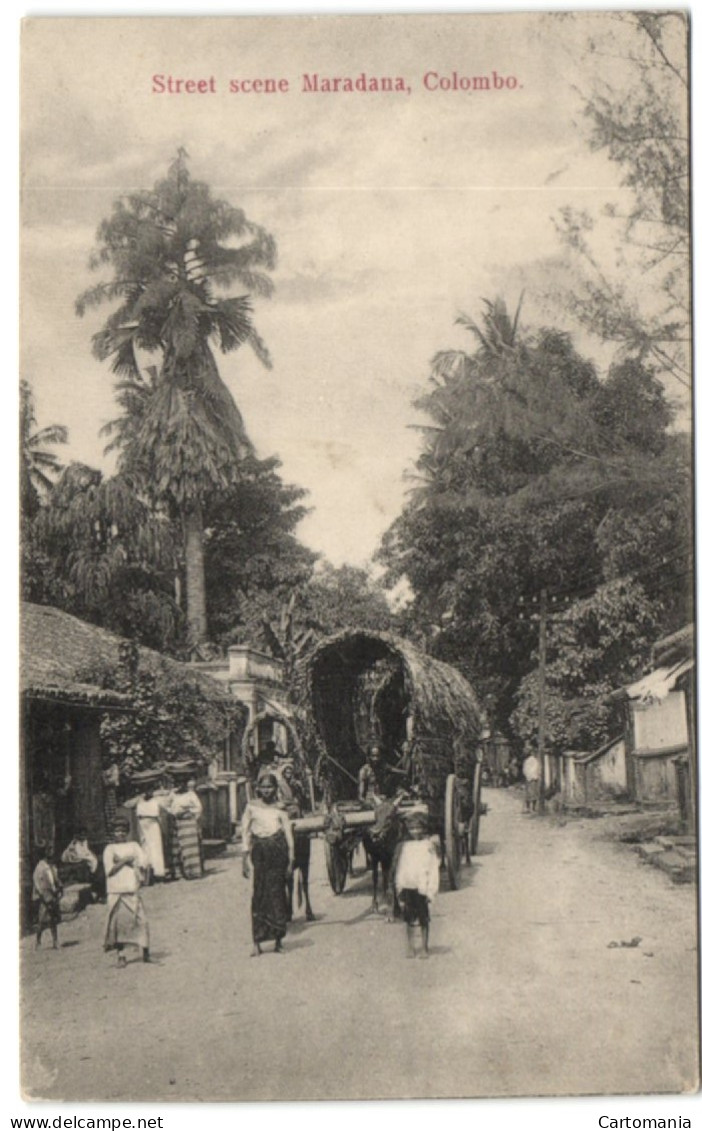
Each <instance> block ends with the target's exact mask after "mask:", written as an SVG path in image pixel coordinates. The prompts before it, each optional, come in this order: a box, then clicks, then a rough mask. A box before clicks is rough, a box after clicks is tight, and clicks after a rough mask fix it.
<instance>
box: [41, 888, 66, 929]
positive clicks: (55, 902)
mask: <svg viewBox="0 0 702 1131" xmlns="http://www.w3.org/2000/svg"><path fill="white" fill-rule="evenodd" d="M38 903H39V907H38V908H37V926H38V927H41V928H42V930H43V928H44V927H56V926H58V924H59V923H60V922H61V903H60V900H59V897H58V896H57V895H56V896H52V897H51V898H49V899H40V900H38Z"/></svg>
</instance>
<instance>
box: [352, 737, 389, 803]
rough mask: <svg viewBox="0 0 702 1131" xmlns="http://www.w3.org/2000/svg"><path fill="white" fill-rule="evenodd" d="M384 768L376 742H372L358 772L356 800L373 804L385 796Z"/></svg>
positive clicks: (382, 799) (385, 775)
mask: <svg viewBox="0 0 702 1131" xmlns="http://www.w3.org/2000/svg"><path fill="white" fill-rule="evenodd" d="M386 777H387V774H386V769H385V765H384V762H383V755H382V751H381V749H380V746H379V745H378V743H375V742H374V743H373V745H372V746H371V748H370V750H369V752H368V761H367V762H365V763H364V764H363V765H362V766H361V769H360V771H359V774H358V800H359V801H366V802H370V803H371V804H373V805H375V804H377V803H378V802H379V801H384V800H385V799H386V797H387V786H386Z"/></svg>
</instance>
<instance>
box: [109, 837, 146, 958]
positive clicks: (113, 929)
mask: <svg viewBox="0 0 702 1131" xmlns="http://www.w3.org/2000/svg"><path fill="white" fill-rule="evenodd" d="M128 831H129V821H127V820H125V819H120V818H119V817H118V818H117V819H116V820H115V822H114V825H113V833H112V836H113V843H112V844H108V845H107V847H106V848H105V851H104V853H103V863H104V866H105V881H106V884H107V925H106V928H105V950H116V951H117V965H118V966H126V965H127V959H126V956H125V954H124V948H125V946H136V947H139V948H140V949H141V952H142V958H143V959H144V962H148V961H149V924H148V922H147V919H146V911H145V910H144V904H143V902H142V898H141V894H140V888H141V886H142V883H143V882H144V877H145V875H146V869H147V860H146V855H145V853H144V850H143V848H142V847H141V845H139V844H137V843H136V841H133V840H132V841H128V840H127V835H128Z"/></svg>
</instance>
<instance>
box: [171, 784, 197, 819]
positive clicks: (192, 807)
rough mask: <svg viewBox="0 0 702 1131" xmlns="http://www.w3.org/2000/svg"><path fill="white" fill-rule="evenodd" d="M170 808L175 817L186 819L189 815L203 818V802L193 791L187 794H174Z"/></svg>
mask: <svg viewBox="0 0 702 1131" xmlns="http://www.w3.org/2000/svg"><path fill="white" fill-rule="evenodd" d="M169 808H170V810H171V813H172V814H173V816H174V817H184V816H185V815H186V814H188V813H189V814H190V815H191V817H197V818H198V819H199V818H200V817H201V816H202V802H201V800H200V798H199V797H198V795H197V794H196V793H195V791H194V790H192V789H189V790H188V791H187V792H186V793H174V794H173V796H172V800H171V803H170V805H169Z"/></svg>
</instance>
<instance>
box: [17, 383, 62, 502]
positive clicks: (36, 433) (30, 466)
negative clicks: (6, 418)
mask: <svg viewBox="0 0 702 1131" xmlns="http://www.w3.org/2000/svg"><path fill="white" fill-rule="evenodd" d="M36 425H37V418H36V412H35V408H34V395H33V393H32V387H31V385H30V384H29V382H28V381H21V382H20V501H21V505H22V514H23V516H24V517H26V518H31V517H32V516H33V515H34V514H36V512H37V510H38V509H39V506H40V504H41V500H42V498H43V497H45V496H46V494H47V492H48V491H50V490H51V488H52V486H53V483H54V477H55V476H56V475H58V473H59V472H60V471H61V468H62V464H61V461H60V460H59V458H58V456H57V455H56V453H55V452H52V451H49V449H50V448H52V447H54V445H55V444H65V443H67V441H68V429H67V428H65V427H64V426H63V425H62V424H50V425H49V426H48V427H47V428H37V426H36Z"/></svg>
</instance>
